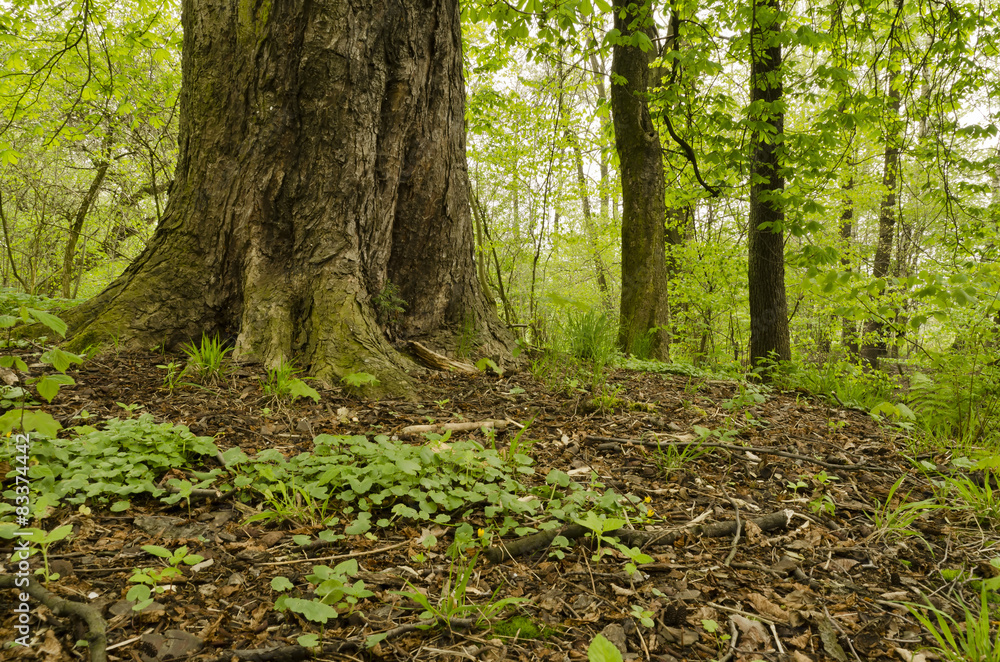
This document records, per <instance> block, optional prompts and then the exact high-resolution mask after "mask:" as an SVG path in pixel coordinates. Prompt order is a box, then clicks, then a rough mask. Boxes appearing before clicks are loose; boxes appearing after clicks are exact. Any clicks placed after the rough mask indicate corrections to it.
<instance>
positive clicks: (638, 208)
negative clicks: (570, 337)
mask: <svg viewBox="0 0 1000 662" xmlns="http://www.w3.org/2000/svg"><path fill="white" fill-rule="evenodd" d="M614 13H615V28H616V29H618V30H619V31H620V32H621V34H622V36H623V37H629V36H631V35H633V34H636V33H638V32H645V33H646V35H647V36H649V37H650V39H651V40H653V39H655V32H654V30H653V23H652V20H653V17H652V15H651V11H650V5H649V3H643V4H640V5H629V8H628V9H627V10H625V9H623V8H622V7H620V6H616V7H615V10H614ZM623 13H624V14H625V16H624V17H623V16H622V14H623ZM649 64H650V53H649V52H643V51H642V49H640V48H639V47H638V46H627V45H624V44H616V45H615V47H614V54H613V59H612V65H611V71H612V73H613V74H614V75H615V76H616V77H619V78H621V79H623V81H624V82H622V83H620V84H618V83H616V84H614V85H612V87H611V109H612V113H613V116H614V125H615V147H616V148H617V150H618V159H619V161H620V163H621V178H622V200H623V210H622V294H621V311H620V318H619V319H620V321H619V327H618V344H619V347H620V348H621V350H622V351H623V352H626V353H629V352H632V351H633V349H634V347H636V346H637V344H638V343H644V340H645V337H646V336H647V334H651V336H650V340H651V342H650V345H649V351H650V357H651V358H657V359H664V360H666V359H668V358H669V352H670V334H669V328H668V325H669V315H668V307H667V270H666V257H665V250H664V223H665V221H666V210H665V208H664V183H663V157H662V154H661V147H660V137H659V134H658V133H657V131H656V127H654V126H653V122H652V120H651V119H650V116H649V107H648V105H647V103H646V92H647V89H648V87H649V77H650V71H649Z"/></svg>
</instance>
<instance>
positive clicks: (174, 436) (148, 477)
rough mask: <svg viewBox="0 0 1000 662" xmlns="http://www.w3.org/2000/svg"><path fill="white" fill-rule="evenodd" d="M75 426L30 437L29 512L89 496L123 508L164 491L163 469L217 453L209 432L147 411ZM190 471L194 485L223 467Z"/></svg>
mask: <svg viewBox="0 0 1000 662" xmlns="http://www.w3.org/2000/svg"><path fill="white" fill-rule="evenodd" d="M76 431H77V432H78V434H77V436H75V437H67V438H57V439H46V438H37V439H34V440H33V442H32V448H31V452H32V456H33V457H35V458H37V459H38V462H37V463H36V464H34V465H33V466H32V467H31V468H30V469H29V476H30V478H31V480H32V486H33V490H34V493H35V494H36V495H37V497H36V501H35V503H34V505H33V507H32V512H34V513H44V512H45V511H46V509H48V508H51V507H55V506H57V505H60V504H73V505H80V504H84V503H86V502H87V501H88V500H95V501H97V502H107V501H109V500H114V501H113V503H112V504H111V508H112V510H113V511H114V510H124V509H126V508H128V505H129V502H128V500H129V499H130V498H131V497H133V496H135V495H139V494H148V495H150V496H154V497H158V496H163V495H165V494H167V490H165V489H164V488H162V487H159V486H158V485H157V482H158V481H159V479H160V478H161V477H162V476H163V474H165V473H166V472H167V471H168V470H170V469H172V468H180V467H189V468H200V467H204V466H205V465H206V464H207V463H209V462H213V463H214V462H217V460H216V458H217V457H218V456H219V449H218V447H217V446H216V445H215V442H214V441H213V440H212V439H211V437H199V436H197V435H195V434H193V433H191V431H190V430H188V428H187V427H185V426H183V425H172V424H170V423H156V422H154V420H153V417H152V416H151V415H150V414H142V415H140V416H139V417H138V418H132V419H124V420H122V419H111V420H109V421H107V422H106V423H105V424H104V426H103V427H102V428H101V429H95V428H92V427H90V426H80V427H78V428H77V429H76ZM7 443H10V440H7ZM193 475H195V476H196V477H197V478H198V482H197V484H196V487H208V486H211V485H213V484H214V483H215V481H216V480H217V479H218V478H219V477H220V476H221V475H222V470H221V469H219V468H216V469H212V470H209V471H204V472H199V473H195V474H193ZM7 496H8V500H7V501H6V502H4V503H0V515H7V514H8V513H10V512H11V511H12V509H13V506H12V505H11V504H12V502H13V500H12V499H10V498H9V497H10V496H11V495H7ZM168 498H169V497H168Z"/></svg>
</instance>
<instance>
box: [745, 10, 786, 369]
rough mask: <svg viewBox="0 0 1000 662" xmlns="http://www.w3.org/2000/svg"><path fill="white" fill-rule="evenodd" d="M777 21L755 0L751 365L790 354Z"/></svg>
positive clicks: (772, 12) (776, 13) (775, 13)
mask: <svg viewBox="0 0 1000 662" xmlns="http://www.w3.org/2000/svg"><path fill="white" fill-rule="evenodd" d="M780 21H781V18H780V9H779V6H778V0H754V5H753V19H752V23H751V26H750V105H751V107H752V108H759V109H760V110H759V111H752V112H751V119H752V120H756V121H757V122H760V123H763V125H764V126H765V127H766V128H763V129H759V130H757V131H754V132H753V133H752V134H751V143H750V152H751V155H752V162H751V166H750V227H749V233H748V234H749V241H748V244H749V246H748V252H749V255H748V258H749V259H748V262H749V268H748V277H749V285H750V292H749V298H750V363H751V365H757V364H758V363H760V362H762V361H767V360H770V359H777V360H779V361H787V360H789V359H791V341H790V339H789V335H788V303H787V301H786V299H785V249H784V223H785V213H784V209H783V204H784V203H783V201H782V194H783V192H784V189H785V179H784V176H783V175H782V173H781V168H782V163H781V161H782V155H783V153H784V147H783V142H782V140H781V137H782V133H783V132H784V112H783V110H782V107H781V102H782V83H781V78H782V66H781V42H780V41H779V35H780V32H781V23H780Z"/></svg>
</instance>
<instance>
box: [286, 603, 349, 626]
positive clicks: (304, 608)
mask: <svg viewBox="0 0 1000 662" xmlns="http://www.w3.org/2000/svg"><path fill="white" fill-rule="evenodd" d="M285 606H286V607H287V608H289V609H291V610H292V611H294V612H295V613H297V614H301V615H302V616H303V617H304V618H306V619H308V620H310V621H312V622H313V623H324V624H325V623H326V622H327V621H329V620H330V619H331V618H337V616H338V615H339V614H338V613H337V610H336V609H334V608H333V607H331V606H330V605H327V604H323V603H322V602H319V601H318V600H303V599H301V598H288V599H287V600H285Z"/></svg>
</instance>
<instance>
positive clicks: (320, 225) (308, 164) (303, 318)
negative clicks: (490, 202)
mask: <svg viewBox="0 0 1000 662" xmlns="http://www.w3.org/2000/svg"><path fill="white" fill-rule="evenodd" d="M182 11H183V19H182V20H183V27H184V51H183V59H182V71H183V83H182V88H181V101H180V103H181V121H180V138H179V142H180V156H179V161H178V165H177V171H176V174H175V177H174V184H173V186H172V188H171V192H170V200H169V202H168V206H167V209H166V210H165V212H164V218H163V221H162V222H161V224H160V226H159V228H158V229H157V231H156V233H155V235H154V236H153V238H152V239H151V241H150V243H149V245H148V247H147V248H146V250H145V251H144V252H143V253H142V254H141V255H140V256H139V257H138V258H137V259H136V260H135V262H134V263H133V264H132V265H131V266H130V267H129V268H128V269H127V270H126V271H125V273H124V274H123V275H122V276H121V277H120V278H119V279H118V280H117V281H115V282H114V283H113V284H112V285H110V286H109V287H108V288H107V289H106V290H105V291H104V292H102V293H101V294H100V295H98V296H97V297H96V298H95V299H93V300H91V301H90V302H88V303H86V304H84V305H82V306H81V307H79V308H77V309H76V310H74V311H73V312H72V314H71V315H69V317H70V320H69V321H70V322H71V323H72V328H73V330H74V333H75V336H74V344H75V345H76V346H86V345H88V344H91V343H95V342H97V343H99V342H101V341H103V340H105V339H106V338H108V336H110V335H112V334H121V337H122V338H123V339H127V341H128V343H129V345H131V346H136V347H149V346H151V345H153V344H156V343H160V342H163V343H165V344H166V345H168V346H176V345H177V344H178V343H181V342H184V341H186V340H189V339H191V338H197V337H200V335H201V334H202V333H205V332H207V333H214V332H219V333H222V334H223V335H225V336H227V337H230V338H233V339H234V340H235V351H234V355H235V357H236V358H237V359H241V360H245V361H251V362H261V363H264V364H265V365H276V364H279V363H280V362H282V361H290V360H295V361H296V362H297V364H298V365H300V366H302V367H308V368H310V369H311V370H312V372H313V374H314V375H316V376H317V377H320V378H335V377H338V376H341V375H344V374H346V373H350V372H356V371H366V372H369V373H372V374H374V375H376V376H377V377H378V378H379V380H380V381H381V390H382V392H383V393H394V394H406V393H409V392H411V382H410V380H409V379H408V377H407V375H406V371H407V370H408V369H410V368H411V367H412V366H413V364H412V363H411V362H409V361H408V360H407V359H405V358H404V357H403V356H402V355H401V354H399V353H397V352H396V351H395V350H394V349H393V347H392V346H391V345H390V344H389V343H388V341H387V339H386V336H385V334H384V332H383V330H382V329H381V328H380V327H379V326H378V324H377V322H376V315H375V311H374V306H375V304H374V303H373V298H374V297H376V296H377V295H378V294H379V293H380V292H381V291H382V290H383V289H384V287H385V286H386V284H387V283H388V282H390V281H391V282H392V283H394V284H395V285H396V286H397V288H398V290H399V292H400V295H401V297H402V298H403V299H404V300H405V301H406V312H405V314H404V318H403V319H402V320H401V321H400V324H399V326H398V327H397V329H398V332H399V336H400V337H401V338H403V339H410V340H420V341H421V342H424V343H425V344H427V345H429V346H431V347H433V348H435V349H437V350H444V351H451V350H453V349H454V347H455V346H456V345H457V344H458V341H459V338H460V336H461V335H462V333H463V329H464V332H465V333H466V334H467V333H468V330H469V329H470V328H471V329H472V330H473V331H474V333H475V335H476V338H475V340H476V341H477V342H478V344H479V346H480V348H481V349H480V351H482V352H483V353H494V354H497V355H501V356H502V355H504V354H505V353H506V351H507V350H508V349H509V347H510V344H509V343H510V337H509V335H508V334H507V332H506V331H505V330H504V329H503V328H502V327H501V326H500V324H499V320H498V319H497V317H496V312H495V310H493V308H492V307H491V306H489V305H488V304H487V303H486V301H485V299H484V297H483V295H482V292H481V291H480V287H479V284H478V281H477V278H476V271H475V264H474V258H473V245H474V244H473V226H472V222H471V219H470V215H469V214H470V212H469V203H468V174H467V171H466V161H465V135H464V127H463V114H464V89H463V80H462V70H461V67H462V59H461V50H460V49H461V36H460V23H459V8H458V2H457V0H389V1H379V2H376V1H374V0H367V1H365V0H361V1H359V2H350V3H348V2H346V1H344V0H317V1H316V2H304V1H303V0H292V1H290V2H282V3H271V2H268V1H267V0H250V1H249V2H239V3H216V2H209V1H208V0H183V3H182ZM470 322H471V324H470ZM462 340H463V341H467V340H468V339H467V338H463V339H462Z"/></svg>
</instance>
